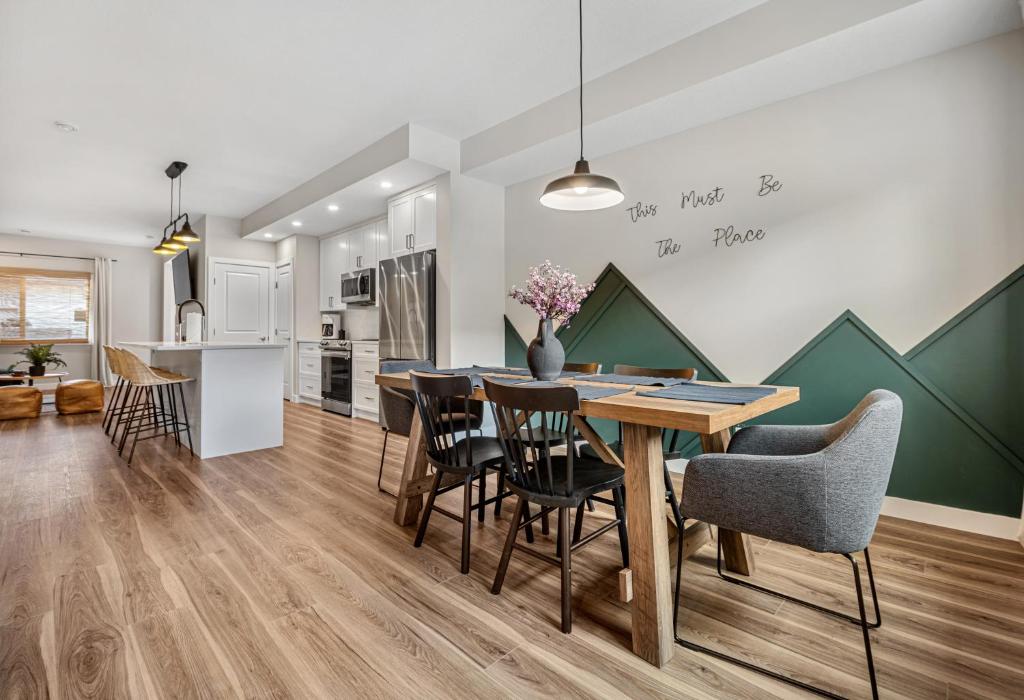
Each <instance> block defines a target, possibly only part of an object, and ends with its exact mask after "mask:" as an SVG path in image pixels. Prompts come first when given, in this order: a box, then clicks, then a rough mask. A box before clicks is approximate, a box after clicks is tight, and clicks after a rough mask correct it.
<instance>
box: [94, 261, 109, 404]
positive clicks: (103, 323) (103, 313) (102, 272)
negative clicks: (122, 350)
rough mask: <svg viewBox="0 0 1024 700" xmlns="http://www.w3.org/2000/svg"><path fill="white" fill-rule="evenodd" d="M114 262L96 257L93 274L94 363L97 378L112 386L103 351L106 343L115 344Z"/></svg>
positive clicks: (105, 384) (104, 384)
mask: <svg viewBox="0 0 1024 700" xmlns="http://www.w3.org/2000/svg"><path fill="white" fill-rule="evenodd" d="M113 275H114V264H113V260H111V259H110V258H95V259H94V268H93V275H92V285H93V286H92V304H93V319H94V322H93V339H92V340H93V346H92V364H93V371H94V373H95V374H96V379H98V380H99V381H101V382H102V383H103V386H110V385H111V384H113V383H114V378H113V377H112V376H111V374H110V369H109V368H108V367H107V358H106V357H105V356H104V353H103V346H104V345H111V344H113V329H114V325H113V319H112V312H113V308H114V292H113Z"/></svg>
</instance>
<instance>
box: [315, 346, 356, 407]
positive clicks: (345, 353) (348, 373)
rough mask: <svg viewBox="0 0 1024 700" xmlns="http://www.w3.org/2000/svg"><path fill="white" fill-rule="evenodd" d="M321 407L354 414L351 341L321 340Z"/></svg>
mask: <svg viewBox="0 0 1024 700" xmlns="http://www.w3.org/2000/svg"><path fill="white" fill-rule="evenodd" d="M320 407H321V408H322V409H323V410H325V411H330V412H331V413H340V414H341V415H343V416H351V415H352V343H351V341H348V340H339V339H335V338H324V339H323V340H321V341H320Z"/></svg>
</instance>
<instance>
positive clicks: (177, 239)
mask: <svg viewBox="0 0 1024 700" xmlns="http://www.w3.org/2000/svg"><path fill="white" fill-rule="evenodd" d="M187 167H188V163H183V162H181V161H180V160H176V161H174V162H173V163H171V164H170V165H168V166H167V168H166V169H165V170H164V174H165V175H167V177H169V178H170V179H171V215H170V216H171V220H170V222H169V223H168V224H167V225H166V226H164V232H163V235H162V236H161V237H160V242H159V243H158V244H156V245H155V246H153V252H154V253H156V254H157V255H177V254H178V253H180V252H181V251H183V250H185V249H186V248H188V244H189V243H198V242H199V236H198V235H197V234H196V232H195V231H193V230H192V225H191V224H190V223H189V220H188V212H186V213H184V214H182V213H181V182H182V179H183V178H182V173H184V172H185V168H187ZM175 180H177V181H178V216H177V217H175V216H174V181H175ZM182 219H184V220H185V223H184V225H182V227H181V230H180V231H179V230H178V222H179V221H181V220H182ZM168 229H169V230H170V236H169V237H168V233H167V232H168Z"/></svg>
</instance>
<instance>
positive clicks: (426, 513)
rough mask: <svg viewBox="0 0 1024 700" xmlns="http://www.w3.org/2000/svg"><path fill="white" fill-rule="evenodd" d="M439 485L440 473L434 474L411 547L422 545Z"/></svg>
mask: <svg viewBox="0 0 1024 700" xmlns="http://www.w3.org/2000/svg"><path fill="white" fill-rule="evenodd" d="M440 485H441V471H440V470H438V471H436V472H434V483H432V484H431V485H430V493H429V494H428V495H427V503H426V505H425V506H424V508H423V515H421V516H420V526H419V529H418V530H416V540H415V541H414V542H413V543H412V546H413V547H419V546H420V545H421V544H423V536H424V535H426V534H427V522H428V521H429V520H430V513H431V511H433V510H434V498H435V497H436V496H437V487H438V486H440Z"/></svg>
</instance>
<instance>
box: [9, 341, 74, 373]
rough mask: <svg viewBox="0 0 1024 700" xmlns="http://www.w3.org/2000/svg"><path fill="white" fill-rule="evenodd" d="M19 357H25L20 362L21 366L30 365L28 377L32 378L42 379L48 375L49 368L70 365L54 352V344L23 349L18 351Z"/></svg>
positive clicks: (30, 346)
mask: <svg viewBox="0 0 1024 700" xmlns="http://www.w3.org/2000/svg"><path fill="white" fill-rule="evenodd" d="M18 354H19V355H22V356H24V358H25V359H24V360H22V361H21V362H19V363H18V364H20V365H28V366H29V368H28V376H30V377H41V376H43V375H44V374H46V368H47V366H50V367H67V366H68V364H67V363H66V362H65V361H64V360H63V359H61V356H60V353H58V352H54V351H53V343H48V344H42V345H29V346H28V347H27V348H22V349H21V350H19V351H18Z"/></svg>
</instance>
